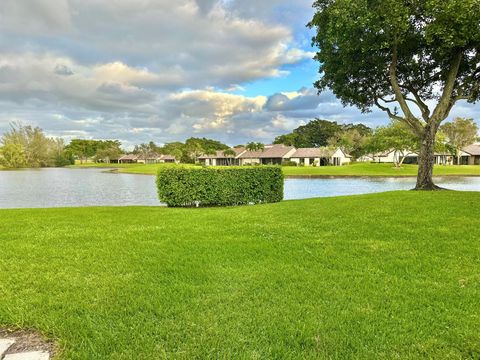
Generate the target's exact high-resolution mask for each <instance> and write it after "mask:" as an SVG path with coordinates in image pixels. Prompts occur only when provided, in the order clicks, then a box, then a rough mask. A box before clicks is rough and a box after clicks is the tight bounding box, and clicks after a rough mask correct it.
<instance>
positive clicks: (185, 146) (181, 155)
mask: <svg viewBox="0 0 480 360" xmlns="http://www.w3.org/2000/svg"><path fill="white" fill-rule="evenodd" d="M228 148H229V147H228V146H227V145H225V144H223V143H221V142H220V141H217V140H212V139H207V138H194V137H191V138H189V139H187V140H185V143H182V142H180V141H176V142H171V143H167V144H165V145H164V146H162V147H159V148H158V149H159V151H158V152H160V153H161V154H169V155H173V156H175V158H176V159H179V160H180V161H181V162H182V163H185V164H192V163H195V162H197V160H198V157H199V156H200V155H202V154H210V155H212V154H214V153H215V152H216V151H219V150H227V149H228Z"/></svg>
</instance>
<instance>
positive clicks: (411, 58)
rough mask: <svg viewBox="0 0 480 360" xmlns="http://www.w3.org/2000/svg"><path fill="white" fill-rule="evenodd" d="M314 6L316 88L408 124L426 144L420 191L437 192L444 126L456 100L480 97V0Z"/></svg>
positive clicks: (324, 1)
mask: <svg viewBox="0 0 480 360" xmlns="http://www.w3.org/2000/svg"><path fill="white" fill-rule="evenodd" d="M314 7H315V9H316V13H315V15H314V17H313V19H312V21H311V22H310V24H309V26H310V27H314V28H315V29H316V35H315V37H314V39H313V42H314V44H315V45H316V46H317V47H318V49H319V50H318V52H317V54H316V57H315V59H316V60H317V61H318V62H319V63H320V74H321V78H320V80H318V81H317V82H316V83H315V86H316V87H317V88H318V89H319V91H323V90H326V89H331V90H332V91H333V92H334V93H335V95H336V96H337V97H338V98H339V99H340V100H341V101H342V102H343V104H344V105H354V106H357V107H358V108H360V109H361V110H362V111H364V112H366V111H370V110H371V108H372V107H375V106H376V107H378V108H380V109H381V110H383V111H384V112H385V113H386V114H388V116H389V117H390V118H391V119H392V120H395V121H401V122H403V123H405V124H407V125H408V126H409V127H410V128H411V129H412V131H413V132H414V134H415V135H416V136H417V138H418V139H419V143H420V153H419V170H418V177H417V184H416V189H418V190H432V189H437V188H438V187H436V186H435V185H434V183H433V180H432V172H433V164H434V144H435V136H436V133H437V131H438V128H439V126H440V124H441V123H442V121H444V120H445V119H446V118H447V117H448V115H449V113H450V111H451V109H452V107H453V106H454V105H455V103H457V101H459V100H466V101H468V102H472V103H473V102H476V101H478V100H479V98H480V0H317V1H315V2H314Z"/></svg>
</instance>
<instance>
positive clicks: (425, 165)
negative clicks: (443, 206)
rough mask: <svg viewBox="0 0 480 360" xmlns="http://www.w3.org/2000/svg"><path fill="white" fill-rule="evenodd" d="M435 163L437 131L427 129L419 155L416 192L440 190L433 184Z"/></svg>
mask: <svg viewBox="0 0 480 360" xmlns="http://www.w3.org/2000/svg"><path fill="white" fill-rule="evenodd" d="M434 163H435V131H433V130H432V129H430V128H429V127H426V128H425V131H424V133H423V137H422V140H421V143H420V152H419V154H418V175H417V185H416V186H415V189H414V190H439V189H441V188H440V187H438V186H437V185H435V184H434V183H433V178H432V177H433V165H434Z"/></svg>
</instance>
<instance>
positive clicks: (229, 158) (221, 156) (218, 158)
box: [198, 147, 246, 166]
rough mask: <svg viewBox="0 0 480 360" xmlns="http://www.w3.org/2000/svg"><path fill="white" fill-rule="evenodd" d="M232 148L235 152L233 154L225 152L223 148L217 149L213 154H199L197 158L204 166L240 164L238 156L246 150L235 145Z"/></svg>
mask: <svg viewBox="0 0 480 360" xmlns="http://www.w3.org/2000/svg"><path fill="white" fill-rule="evenodd" d="M232 150H233V151H234V152H235V155H233V154H231V155H230V154H225V150H218V151H216V152H215V154H211V155H210V154H209V155H201V156H200V157H199V158H198V160H199V161H200V162H201V163H202V164H204V165H206V166H229V165H240V159H239V156H240V155H241V154H243V153H244V152H245V151H246V150H245V148H244V147H237V148H233V149H232Z"/></svg>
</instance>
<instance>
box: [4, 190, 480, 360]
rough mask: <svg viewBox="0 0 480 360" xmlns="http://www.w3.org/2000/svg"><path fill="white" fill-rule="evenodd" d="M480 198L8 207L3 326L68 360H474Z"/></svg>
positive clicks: (478, 342) (410, 195)
mask: <svg viewBox="0 0 480 360" xmlns="http://www.w3.org/2000/svg"><path fill="white" fill-rule="evenodd" d="M479 203H480V193H463V192H453V191H452V192H447V191H446V192H435V193H419V192H393V193H384V194H375V195H362V196H352V197H343V198H323V199H310V200H302V201H286V202H281V203H277V204H270V205H258V206H246V207H238V208H207V209H169V208H160V207H159V208H156V207H130V208H129V207H127V208H108V207H107V208H74V209H37V210H1V211H0V228H1V229H2V231H1V232H0V249H1V251H0V326H2V325H3V326H9V327H15V326H17V327H29V328H35V329H38V330H40V331H41V332H43V333H44V334H46V335H48V336H49V337H51V338H54V339H56V340H57V341H58V343H59V344H60V346H61V347H62V348H63V353H62V358H63V359H160V358H180V359H192V358H202V359H203V358H227V359H241V358H261V359H267V358H268V359H271V358H277V359H280V358H281V359H285V358H296V359H305V358H309V359H318V358H320V359H323V358H325V359H333V358H336V359H350V358H355V359H418V358H428V359H446V358H450V359H466V358H472V359H473V358H479V357H480V332H479V331H478V324H479V323H480V312H479V299H480V272H479V266H478V264H479V261H480V217H479V216H478V206H479V205H478V204H479Z"/></svg>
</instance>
